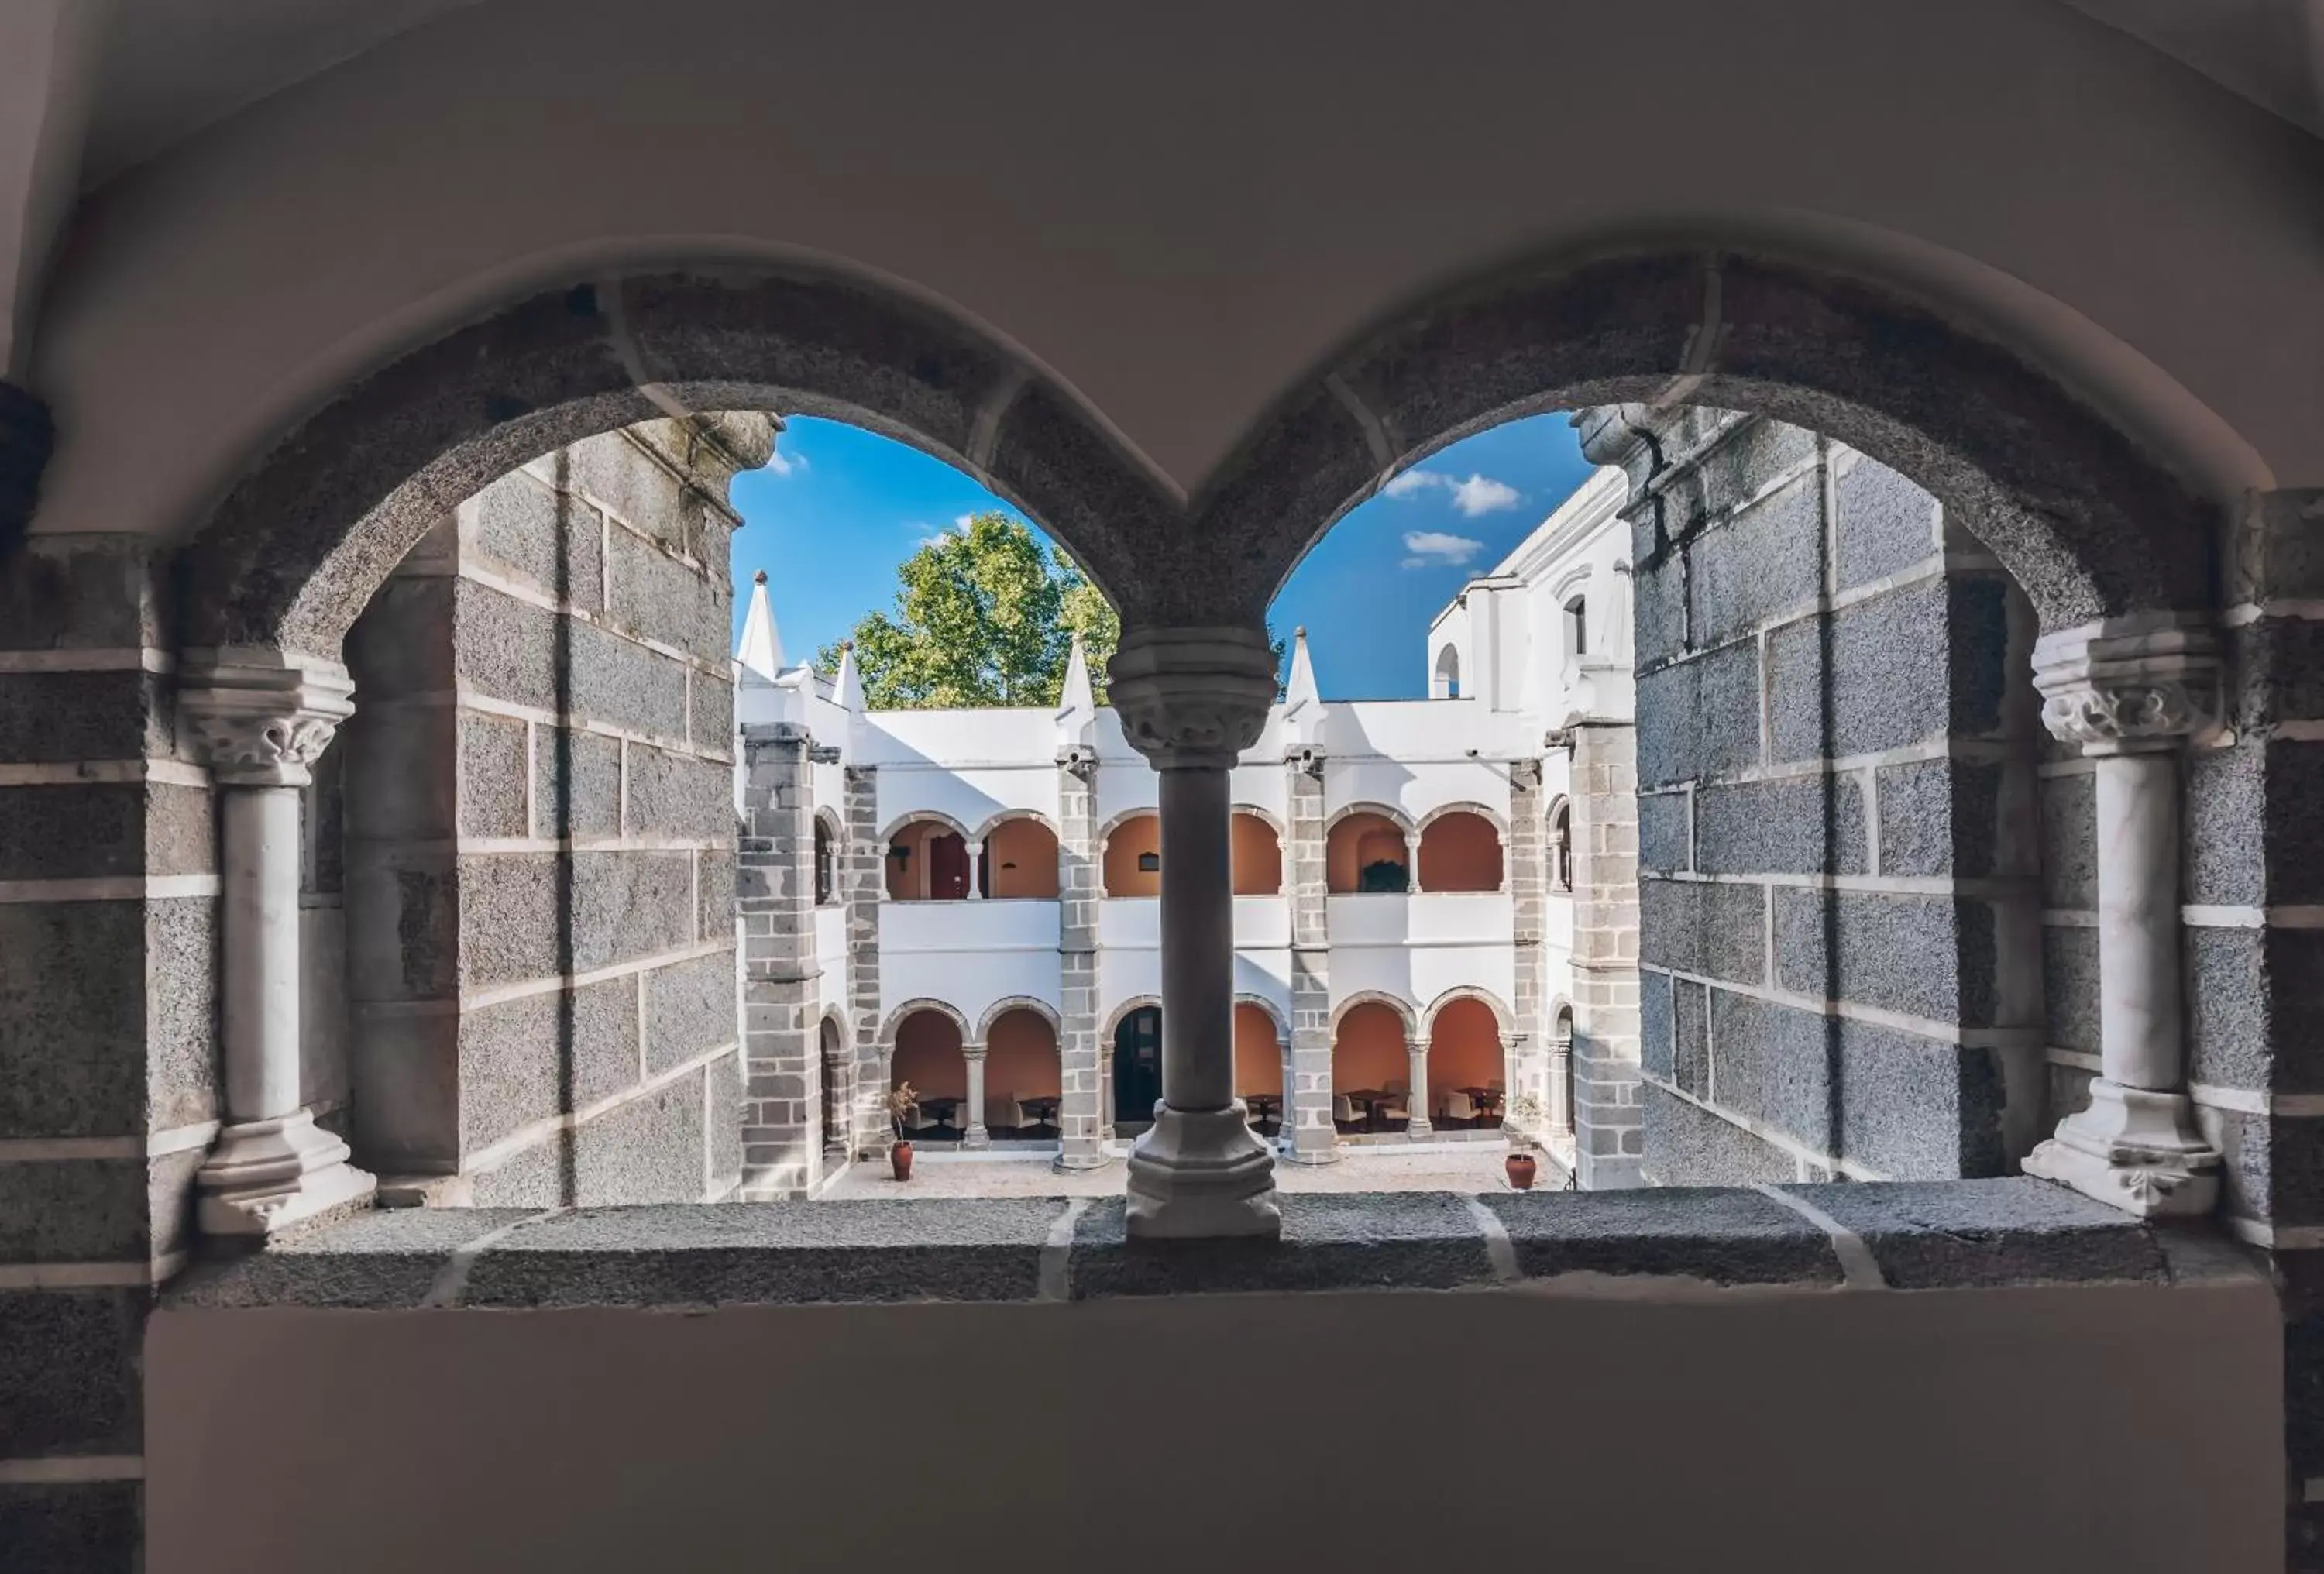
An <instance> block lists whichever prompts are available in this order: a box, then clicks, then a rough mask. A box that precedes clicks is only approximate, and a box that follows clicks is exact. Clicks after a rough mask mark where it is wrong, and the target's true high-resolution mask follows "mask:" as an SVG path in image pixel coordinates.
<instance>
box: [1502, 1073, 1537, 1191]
mask: <svg viewBox="0 0 2324 1574" xmlns="http://www.w3.org/2000/svg"><path fill="white" fill-rule="evenodd" d="M1540 1119H1541V1100H1538V1099H1536V1098H1535V1097H1534V1096H1533V1095H1532V1094H1531V1093H1519V1094H1518V1095H1517V1097H1515V1098H1514V1099H1511V1100H1509V1124H1508V1131H1509V1141H1510V1143H1511V1145H1512V1146H1511V1147H1510V1149H1509V1156H1508V1158H1506V1159H1504V1160H1503V1161H1502V1167H1503V1168H1504V1169H1506V1170H1507V1171H1508V1177H1509V1186H1510V1189H1511V1190H1513V1191H1518V1192H1530V1191H1532V1190H1533V1183H1534V1177H1535V1175H1537V1174H1540V1173H1541V1161H1540V1160H1539V1159H1536V1158H1535V1157H1534V1154H1533V1149H1534V1144H1535V1138H1534V1135H1533V1134H1534V1128H1535V1124H1536V1123H1537V1122H1538V1121H1539V1120H1540Z"/></svg>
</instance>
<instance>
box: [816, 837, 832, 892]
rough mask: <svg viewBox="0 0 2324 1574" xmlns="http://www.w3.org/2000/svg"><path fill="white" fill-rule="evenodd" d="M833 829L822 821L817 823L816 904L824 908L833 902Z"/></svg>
mask: <svg viewBox="0 0 2324 1574" xmlns="http://www.w3.org/2000/svg"><path fill="white" fill-rule="evenodd" d="M832 883H833V882H832V874H831V827H830V826H828V825H826V824H824V823H823V822H822V821H821V820H817V821H816V823H815V902H816V907H822V906H823V905H824V904H825V903H826V902H828V901H830V900H831V897H832Z"/></svg>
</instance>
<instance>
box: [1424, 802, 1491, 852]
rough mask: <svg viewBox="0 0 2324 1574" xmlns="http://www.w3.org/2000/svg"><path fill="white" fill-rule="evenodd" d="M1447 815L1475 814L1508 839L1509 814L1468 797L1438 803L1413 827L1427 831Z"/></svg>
mask: <svg viewBox="0 0 2324 1574" xmlns="http://www.w3.org/2000/svg"><path fill="white" fill-rule="evenodd" d="M1445 815H1476V816H1477V817H1478V818H1479V819H1480V820H1482V821H1484V822H1485V824H1489V825H1490V826H1491V827H1492V828H1493V831H1494V833H1496V834H1497V835H1499V837H1500V838H1501V840H1502V841H1504V842H1506V841H1508V836H1509V819H1508V815H1504V814H1501V813H1499V811H1498V810H1494V809H1489V808H1487V807H1486V806H1485V805H1482V804H1480V803H1477V802H1475V801H1474V800H1472V799H1468V798H1462V799H1458V800H1456V801H1454V802H1452V803H1449V804H1439V805H1436V806H1435V807H1434V808H1433V809H1431V810H1429V811H1428V812H1427V813H1426V814H1425V815H1421V816H1420V818H1419V819H1418V820H1416V821H1415V822H1414V823H1413V826H1412V828H1413V829H1414V830H1416V831H1425V830H1427V829H1428V827H1429V826H1430V825H1432V824H1434V823H1435V822H1437V821H1438V820H1441V819H1443V817H1444V816H1445Z"/></svg>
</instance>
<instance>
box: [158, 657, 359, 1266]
mask: <svg viewBox="0 0 2324 1574" xmlns="http://www.w3.org/2000/svg"><path fill="white" fill-rule="evenodd" d="M354 693H355V685H354V684H353V683H352V682H351V681H349V679H348V677H347V674H346V668H345V667H341V666H339V665H338V664H337V662H309V661H302V660H300V658H296V657H292V656H290V655H287V654H285V653H283V652H281V651H276V650H266V649H227V650H217V651H204V652H198V653H196V654H194V655H192V656H190V657H189V658H188V661H187V663H186V668H185V679H184V687H183V688H182V689H181V690H180V695H179V715H180V720H181V721H182V722H183V723H184V724H185V727H186V730H187V732H188V733H189V735H190V740H191V741H192V743H193V745H194V747H195V749H196V750H197V751H198V754H199V756H200V759H201V760H202V763H204V764H206V765H208V767H209V768H210V773H211V777H212V779H213V780H214V781H215V782H216V783H217V796H218V833H219V837H218V839H219V846H218V867H219V869H220V870H221V871H222V873H223V876H224V892H223V899H222V900H221V902H220V907H221V909H222V918H223V925H224V946H223V949H224V952H225V962H224V968H223V973H224V976H223V979H222V980H221V983H222V986H223V987H222V989H221V990H220V997H221V1023H220V1026H221V1027H222V1029H223V1035H224V1039H225V1045H224V1048H225V1056H224V1058H225V1062H226V1068H225V1069H226V1125H225V1128H223V1129H222V1130H221V1131H219V1133H218V1136H217V1142H216V1144H215V1145H214V1146H212V1147H211V1149H210V1152H209V1155H208V1157H207V1158H206V1159H204V1160H203V1161H202V1167H201V1170H200V1173H199V1174H198V1176H197V1183H198V1185H199V1187H200V1192H201V1199H200V1201H199V1203H198V1206H197V1209H196V1218H197V1220H198V1223H199V1224H200V1226H201V1229H202V1230H203V1231H204V1232H205V1233H207V1234H209V1235H218V1236H240V1237H265V1236H268V1235H272V1234H274V1233H275V1232H277V1231H280V1230H282V1229H288V1228H290V1227H291V1225H294V1224H299V1223H302V1222H305V1221H306V1220H311V1219H313V1218H315V1217H317V1216H318V1215H319V1214H322V1213H325V1212H327V1211H329V1210H332V1209H335V1208H339V1207H342V1206H346V1205H352V1204H357V1203H361V1202H363V1201H364V1200H365V1199H367V1198H369V1197H370V1196H371V1195H372V1193H373V1192H374V1191H375V1190H376V1189H377V1183H375V1182H374V1180H373V1178H372V1177H371V1176H370V1175H369V1174H365V1173H364V1172H363V1171H362V1170H358V1169H356V1168H355V1167H354V1166H353V1165H351V1164H348V1163H347V1156H348V1155H347V1145H346V1143H345V1142H343V1141H341V1140H340V1139H339V1138H338V1137H335V1136H333V1135H332V1134H331V1133H329V1132H327V1131H326V1130H324V1129H323V1128H321V1127H319V1126H317V1125H316V1124H315V1117H314V1113H313V1112H312V1111H311V1110H309V1109H307V1108H306V1107H305V1104H304V1102H303V1100H302V1097H301V1094H302V1089H301V1087H300V1074H299V1070H300V1068H299V1058H300V1057H299V995H300V974H299V866H300V836H299V789H300V787H304V786H306V785H307V782H308V780H309V767H310V766H312V765H313V764H314V763H315V761H316V760H317V759H319V758H320V757H321V755H322V752H323V750H325V749H326V748H327V747H328V746H329V744H330V741H331V735H332V733H333V732H336V731H337V728H338V725H339V723H341V722H343V721H345V720H346V718H347V717H348V716H350V715H352V714H354V713H355V704H354V703H353V695H354Z"/></svg>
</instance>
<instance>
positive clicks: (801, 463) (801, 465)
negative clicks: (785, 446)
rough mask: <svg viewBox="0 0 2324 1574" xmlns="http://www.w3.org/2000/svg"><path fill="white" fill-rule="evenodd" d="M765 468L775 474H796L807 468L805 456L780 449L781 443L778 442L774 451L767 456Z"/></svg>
mask: <svg viewBox="0 0 2324 1574" xmlns="http://www.w3.org/2000/svg"><path fill="white" fill-rule="evenodd" d="M767 468H768V469H769V470H770V471H771V472H773V473H774V474H777V475H797V474H798V473H799V472H800V471H802V470H804V469H806V468H807V456H806V455H804V454H786V453H784V452H783V450H782V445H781V444H780V443H779V442H778V443H777V444H776V446H775V451H774V452H773V453H771V454H770V455H768V456H767Z"/></svg>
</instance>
